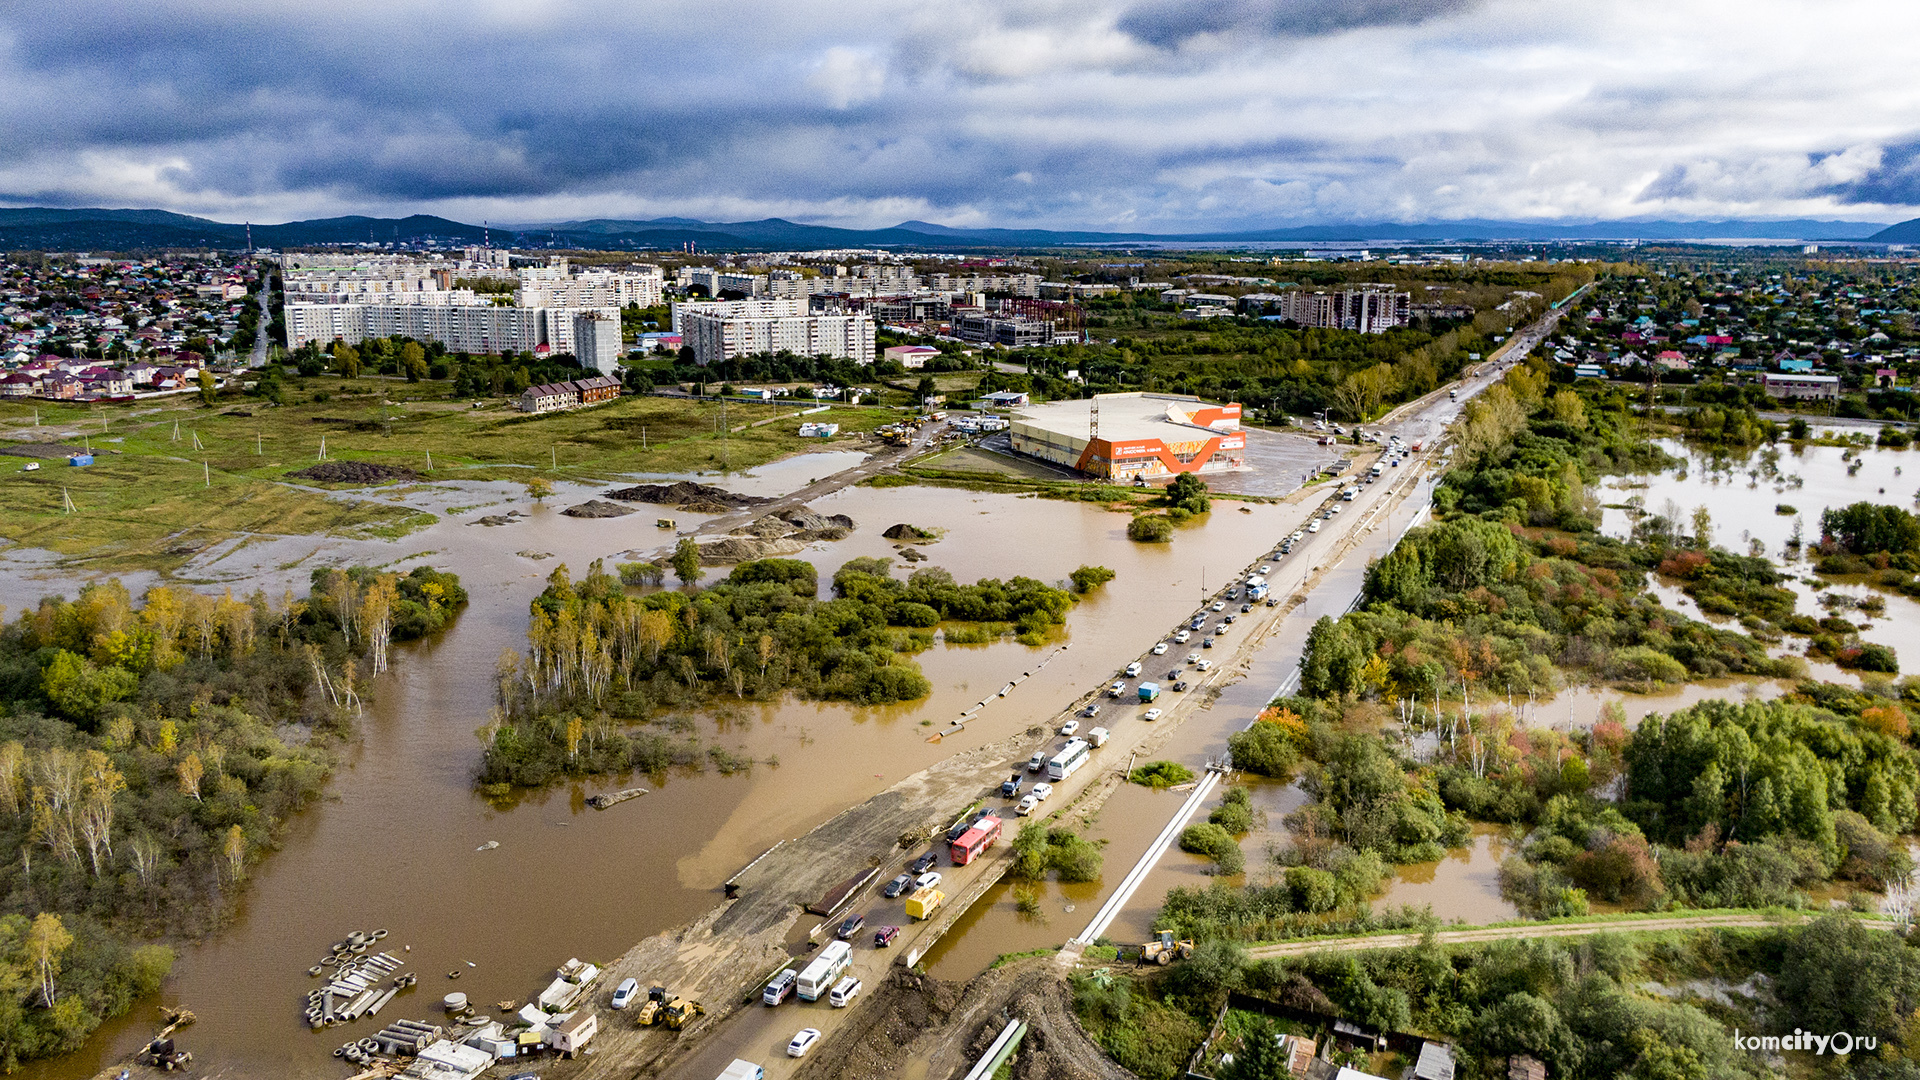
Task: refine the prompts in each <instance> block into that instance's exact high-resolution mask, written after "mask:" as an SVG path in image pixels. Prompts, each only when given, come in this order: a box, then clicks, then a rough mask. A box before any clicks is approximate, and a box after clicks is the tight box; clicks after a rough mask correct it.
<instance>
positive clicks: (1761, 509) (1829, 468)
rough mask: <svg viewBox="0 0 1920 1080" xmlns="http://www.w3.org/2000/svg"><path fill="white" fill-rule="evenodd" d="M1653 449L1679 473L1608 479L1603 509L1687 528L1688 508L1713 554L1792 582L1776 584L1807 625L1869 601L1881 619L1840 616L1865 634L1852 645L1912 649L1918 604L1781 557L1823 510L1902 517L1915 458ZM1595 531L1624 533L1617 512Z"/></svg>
mask: <svg viewBox="0 0 1920 1080" xmlns="http://www.w3.org/2000/svg"><path fill="white" fill-rule="evenodd" d="M1659 445H1660V446H1661V448H1662V449H1664V450H1666V451H1667V453H1669V454H1672V455H1674V456H1675V457H1678V458H1681V459H1683V461H1684V462H1685V464H1683V465H1681V466H1680V467H1678V468H1676V469H1672V470H1669V471H1667V472H1664V473H1659V474H1654V475H1648V476H1636V477H1619V478H1615V479H1614V480H1612V481H1611V482H1609V483H1608V484H1607V485H1606V487H1605V491H1604V497H1605V500H1606V501H1607V502H1608V503H1616V504H1617V503H1625V502H1626V501H1627V500H1628V499H1629V498H1632V497H1635V496H1637V497H1638V498H1639V499H1640V502H1641V504H1642V505H1643V506H1644V508H1645V510H1646V511H1647V512H1648V513H1653V514H1668V513H1671V512H1673V511H1674V510H1675V509H1676V508H1677V511H1678V513H1679V516H1680V519H1681V520H1683V521H1685V522H1688V523H1690V522H1691V520H1692V514H1693V512H1694V510H1695V508H1697V507H1705V508H1706V510H1707V512H1708V513H1709V514H1710V515H1711V516H1712V520H1713V539H1714V542H1715V543H1716V544H1718V545H1720V546H1722V547H1725V548H1728V549H1730V550H1733V551H1739V552H1747V551H1749V550H1750V549H1751V550H1755V551H1758V552H1760V553H1764V554H1766V555H1767V556H1768V557H1770V558H1771V559H1772V560H1773V561H1774V562H1775V564H1776V565H1778V566H1780V568H1781V569H1783V570H1785V571H1786V572H1787V573H1789V574H1791V575H1792V577H1791V578H1790V579H1789V580H1787V581H1785V582H1783V583H1782V584H1783V585H1784V586H1785V587H1787V588H1789V589H1792V590H1793V592H1794V594H1795V595H1796V597H1797V598H1798V603H1799V607H1798V610H1799V612H1800V613H1801V614H1804V615H1812V616H1814V617H1815V618H1818V617H1820V616H1822V615H1824V614H1827V609H1826V608H1825V607H1824V606H1823V605H1822V604H1821V600H1820V598H1821V597H1822V596H1825V595H1828V594H1838V595H1840V596H1844V597H1849V598H1852V599H1854V600H1858V599H1860V598H1864V597H1867V596H1870V595H1871V596H1877V597H1878V598H1879V599H1880V600H1881V601H1882V602H1884V603H1885V605H1886V610H1885V613H1884V614H1883V615H1879V616H1872V617H1868V616H1866V615H1864V614H1863V613H1861V612H1856V611H1845V610H1843V611H1842V612H1841V616H1842V617H1843V618H1846V619H1848V620H1849V621H1853V622H1864V623H1866V624H1867V626H1866V628H1865V629H1862V630H1861V631H1860V637H1861V639H1862V640H1864V641H1869V642H1873V643H1875V644H1880V645H1888V646H1891V647H1893V648H1894V649H1896V650H1898V649H1899V648H1900V647H1901V646H1902V645H1903V644H1910V643H1912V642H1915V641H1920V602H1916V601H1914V600H1913V599H1911V598H1909V597H1907V596H1905V595H1902V594H1900V593H1897V592H1893V591H1891V590H1886V589H1878V588H1875V587H1874V586H1872V585H1869V584H1867V583H1866V582H1864V581H1857V580H1848V579H1844V578H1842V579H1834V578H1817V577H1815V576H1814V574H1813V567H1812V564H1811V563H1810V562H1809V561H1807V560H1806V559H1805V558H1793V557H1791V556H1790V554H1789V550H1790V549H1789V547H1788V541H1789V539H1790V538H1792V537H1793V535H1794V533H1795V530H1796V528H1797V529H1798V530H1799V533H1800V536H1801V538H1802V540H1803V541H1804V543H1805V544H1806V545H1811V544H1813V543H1814V542H1816V541H1818V540H1819V539H1820V514H1821V512H1822V511H1824V510H1829V509H1839V508H1841V507H1843V506H1847V505H1849V504H1851V503H1854V502H1861V501H1865V502H1875V503H1883V504H1887V505H1892V506H1901V507H1907V508H1912V507H1913V506H1914V503H1915V500H1916V490H1917V489H1920V468H1917V469H1916V470H1915V473H1914V475H1912V476H1908V475H1906V470H1907V468H1909V467H1913V466H1920V455H1915V454H1913V453H1910V452H1908V451H1904V450H1875V449H1865V450H1854V451H1851V452H1849V451H1847V450H1845V449H1843V448H1841V447H1837V446H1804V447H1799V448H1794V447H1790V446H1782V447H1777V448H1763V449H1760V450H1756V451H1754V452H1752V453H1751V454H1745V455H1725V454H1712V453H1705V452H1701V451H1698V450H1694V449H1692V448H1690V447H1688V446H1686V445H1685V444H1683V443H1677V442H1662V443H1660V444H1659ZM1787 511H1791V512H1787ZM1601 528H1602V530H1603V531H1605V532H1606V533H1607V534H1608V535H1610V536H1619V537H1625V536H1627V535H1628V534H1629V533H1630V532H1631V530H1632V516H1631V514H1630V512H1629V511H1626V510H1618V509H1609V510H1606V511H1605V512H1604V515H1603V519H1602V523H1601ZM1755 545H1757V546H1755ZM1803 550H1804V549H1803ZM1661 597H1662V600H1663V602H1666V603H1669V604H1671V605H1673V606H1675V607H1677V608H1678V609H1679V610H1681V611H1685V612H1687V613H1688V614H1691V615H1694V616H1696V617H1698V616H1699V610H1698V608H1696V607H1695V606H1694V605H1693V603H1692V602H1691V601H1690V600H1687V599H1686V598H1685V596H1684V595H1683V594H1681V592H1680V591H1679V589H1677V588H1673V587H1672V586H1670V585H1667V586H1662V588H1661ZM1707 618H1708V619H1710V620H1713V619H1714V618H1715V617H1713V616H1707ZM1718 621H1722V622H1724V621H1726V620H1723V619H1722V620H1718ZM1788 640H1789V642H1792V641H1794V639H1792V638H1789V639H1788ZM1792 651H1799V649H1798V648H1795V649H1794V650H1792ZM1917 659H1920V658H1917ZM1811 666H1812V667H1813V669H1814V676H1815V677H1816V678H1822V679H1830V680H1833V681H1838V682H1848V683H1854V682H1857V681H1858V677H1857V676H1856V675H1854V674H1852V673H1848V672H1843V671H1841V670H1840V669H1839V668H1835V667H1833V666H1832V665H1830V664H1820V663H1817V662H1816V663H1813V664H1812V665H1811Z"/></svg>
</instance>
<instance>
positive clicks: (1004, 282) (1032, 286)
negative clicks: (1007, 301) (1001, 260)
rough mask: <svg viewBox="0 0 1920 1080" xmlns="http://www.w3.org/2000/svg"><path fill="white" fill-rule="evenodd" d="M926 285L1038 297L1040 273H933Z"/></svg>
mask: <svg viewBox="0 0 1920 1080" xmlns="http://www.w3.org/2000/svg"><path fill="white" fill-rule="evenodd" d="M927 287H928V288H930V289H934V290H936V291H938V292H957V293H976V292H980V293H1011V294H1013V295H1014V296H1028V297H1038V296H1039V295H1040V275H1039V274H934V275H932V276H931V277H929V278H928V279H927Z"/></svg>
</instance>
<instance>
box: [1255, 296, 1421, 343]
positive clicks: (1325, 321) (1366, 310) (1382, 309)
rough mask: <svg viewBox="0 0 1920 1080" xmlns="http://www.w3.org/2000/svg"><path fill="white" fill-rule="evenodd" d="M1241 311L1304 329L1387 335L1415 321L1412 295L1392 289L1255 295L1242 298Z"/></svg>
mask: <svg viewBox="0 0 1920 1080" xmlns="http://www.w3.org/2000/svg"><path fill="white" fill-rule="evenodd" d="M1240 307H1241V309H1242V310H1243V311H1247V312H1248V313H1249V314H1253V313H1260V312H1264V313H1265V316H1266V317H1267V318H1270V319H1285V320H1287V321H1288V322H1293V323H1298V324H1299V325H1301V326H1316V327H1324V328H1326V329H1331V330H1358V331H1359V332H1361V333H1363V334H1384V333H1386V332H1387V331H1388V330H1391V329H1393V328H1394V327H1397V326H1405V325H1407V323H1408V322H1409V321H1410V320H1411V319H1412V317H1413V294H1412V293H1407V292H1399V291H1397V290H1396V289H1395V287H1394V286H1392V285H1371V284H1368V285H1354V286H1351V287H1349V288H1346V289H1340V290H1337V291H1334V292H1305V291H1301V292H1288V293H1280V294H1278V295H1274V294H1270V293H1256V294H1253V295H1251V296H1243V297H1241V298H1240Z"/></svg>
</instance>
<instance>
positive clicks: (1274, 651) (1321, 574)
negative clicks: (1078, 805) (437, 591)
mask: <svg viewBox="0 0 1920 1080" xmlns="http://www.w3.org/2000/svg"><path fill="white" fill-rule="evenodd" d="M1559 319H1560V312H1559V311H1557V310H1552V311H1548V312H1547V313H1546V314H1545V315H1543V316H1541V317H1540V318H1539V319H1538V320H1536V321H1534V322H1533V323H1531V324H1529V325H1528V326H1527V327H1526V328H1524V329H1522V330H1521V331H1520V332H1518V333H1516V334H1514V335H1512V336H1511V337H1510V338H1509V339H1508V341H1507V342H1506V343H1505V344H1503V345H1502V346H1501V347H1500V348H1499V349H1498V350H1496V351H1495V352H1494V353H1493V354H1492V355H1491V356H1490V357H1488V359H1487V360H1486V361H1485V362H1484V363H1482V364H1480V365H1478V366H1477V367H1476V368H1475V369H1473V370H1472V371H1470V372H1469V373H1468V374H1467V377H1466V378H1464V379H1462V380H1460V381H1459V382H1458V383H1455V384H1453V385H1451V386H1443V387H1441V388H1439V389H1437V390H1435V391H1433V392H1432V393H1430V394H1427V395H1426V396H1424V397H1421V398H1418V399H1416V400H1414V401H1410V402H1408V403H1407V404H1405V405H1402V406H1400V407H1399V408H1397V409H1394V410H1393V411H1391V412H1389V413H1388V414H1387V415H1386V416H1384V417H1382V418H1381V419H1380V420H1379V421H1377V422H1375V423H1372V424H1368V425H1366V427H1367V429H1368V430H1370V431H1379V432H1381V433H1382V434H1383V435H1385V434H1397V435H1399V436H1400V437H1401V438H1402V439H1404V440H1405V441H1406V442H1407V443H1408V444H1409V445H1411V444H1415V443H1418V444H1421V445H1422V447H1423V452H1422V453H1420V454H1417V455H1413V456H1411V457H1410V458H1409V460H1408V461H1407V462H1406V464H1404V465H1402V466H1400V467H1399V468H1398V469H1393V468H1389V469H1388V470H1387V471H1386V477H1385V481H1386V482H1384V483H1376V484H1372V485H1369V486H1365V487H1362V489H1361V491H1360V493H1359V495H1357V496H1356V497H1355V501H1353V502H1351V503H1345V502H1343V503H1337V504H1332V505H1337V506H1339V508H1340V509H1341V511H1343V512H1342V513H1341V514H1339V516H1338V517H1336V518H1335V519H1334V520H1333V521H1332V522H1330V523H1325V526H1323V529H1322V531H1321V532H1320V533H1317V534H1308V535H1307V536H1306V537H1304V538H1303V542H1302V543H1301V544H1300V545H1299V546H1298V547H1296V548H1295V550H1294V553H1293V554H1292V555H1291V556H1289V557H1288V558H1287V559H1286V560H1285V561H1276V563H1275V569H1274V571H1273V572H1272V573H1271V574H1270V575H1269V581H1271V582H1272V585H1273V593H1274V595H1276V596H1286V595H1288V594H1289V593H1290V592H1293V591H1294V590H1299V593H1298V596H1297V599H1298V602H1297V603H1296V604H1295V605H1294V606H1293V607H1292V609H1291V610H1290V611H1289V612H1288V613H1287V615H1286V617H1285V618H1284V619H1282V620H1279V621H1277V622H1274V623H1270V624H1268V625H1267V626H1265V627H1263V628H1261V629H1259V630H1255V631H1254V633H1255V635H1256V640H1258V641H1260V642H1261V646H1262V647H1261V649H1260V650H1259V653H1258V654H1257V655H1255V656H1253V657H1251V658H1249V659H1247V660H1244V661H1242V663H1241V664H1239V665H1236V666H1240V667H1242V668H1243V669H1244V670H1245V672H1246V675H1247V677H1246V678H1245V679H1244V680H1242V681H1240V682H1238V683H1235V684H1233V685H1231V686H1229V687H1227V688H1226V690H1225V692H1224V693H1223V694H1222V696H1221V698H1220V700H1219V702H1217V703H1216V704H1217V707H1216V709H1215V710H1214V716H1215V717H1216V718H1217V719H1215V721H1214V722H1213V723H1210V724H1203V725H1200V726H1199V727H1196V728H1189V729H1183V730H1182V731H1181V733H1180V736H1179V738H1180V741H1181V742H1183V743H1185V744H1186V746H1187V747H1188V750H1187V753H1186V756H1187V757H1188V758H1189V759H1191V758H1193V757H1195V756H1196V755H1197V754H1199V753H1202V752H1204V753H1217V752H1218V750H1219V749H1221V748H1223V745H1222V744H1224V742H1225V740H1226V737H1227V735H1229V734H1231V733H1232V732H1235V731H1238V730H1240V729H1241V728H1244V727H1246V726H1247V725H1249V724H1251V723H1252V718H1253V717H1254V716H1255V715H1256V714H1257V713H1258V712H1259V710H1260V708H1261V707H1262V706H1264V705H1265V704H1266V702H1267V701H1268V700H1270V699H1272V698H1273V697H1275V696H1278V695H1282V694H1287V693H1291V692H1292V691H1293V690H1294V689H1296V688H1297V686H1298V680H1299V674H1300V664H1299V657H1300V655H1301V652H1302V650H1303V649H1304V648H1305V645H1306V638H1307V634H1308V632H1309V631H1310V630H1311V628H1312V627H1313V624H1314V623H1315V622H1316V621H1317V620H1318V619H1319V618H1320V617H1321V616H1323V615H1327V616H1332V617H1334V618H1338V617H1340V615H1342V614H1343V613H1345V612H1346V611H1348V610H1350V609H1351V607H1352V605H1353V604H1354V603H1355V602H1356V601H1357V600H1358V599H1359V593H1360V588H1361V585H1362V582H1363V580H1364V576H1365V572H1366V567H1367V565H1368V564H1369V563H1370V562H1372V560H1374V559H1376V558H1378V557H1380V556H1382V555H1384V554H1386V553H1387V552H1388V551H1390V550H1392V548H1393V545H1394V544H1396V543H1398V542H1399V538H1400V536H1401V535H1402V534H1404V533H1405V531H1406V530H1407V529H1408V528H1409V527H1411V526H1412V525H1414V524H1416V523H1418V522H1419V521H1421V520H1424V519H1425V516H1426V511H1427V507H1428V506H1429V505H1430V503H1431V501H1432V500H1431V493H1432V487H1431V480H1432V478H1431V477H1428V478H1425V479H1424V480H1421V479H1418V478H1417V474H1418V473H1419V472H1420V471H1421V470H1422V469H1423V468H1424V467H1426V466H1428V465H1429V464H1432V463H1434V462H1435V461H1437V460H1438V459H1437V458H1436V456H1435V455H1436V454H1437V453H1438V450H1439V447H1438V446H1437V443H1438V442H1439V440H1440V437H1441V436H1442V435H1443V434H1444V432H1445V429H1446V426H1447V424H1449V423H1451V422H1452V421H1453V420H1454V419H1455V418H1456V417H1457V416H1459V414H1460V410H1461V408H1462V407H1463V406H1464V404H1465V403H1466V402H1467V401H1469V400H1471V399H1472V398H1473V397H1474V395H1476V394H1479V393H1481V392H1482V391H1484V390H1486V389H1487V388H1488V387H1490V386H1492V385H1493V384H1494V383H1495V382H1496V381H1498V380H1499V378H1500V377H1501V376H1502V375H1503V374H1504V373H1505V372H1506V371H1507V369H1508V368H1509V367H1511V366H1512V364H1514V363H1517V362H1518V361H1520V360H1522V359H1524V358H1525V357H1526V356H1527V354H1528V353H1529V352H1531V351H1532V349H1533V348H1534V347H1535V346H1536V345H1538V344H1539V343H1540V342H1541V341H1542V340H1543V339H1545V337H1546V336H1547V335H1548V334H1550V333H1552V332H1553V327H1554V325H1555V324H1557V323H1558V322H1559ZM1455 394H1457V395H1458V397H1457V399H1456V398H1455V396H1454V395H1455ZM1364 464H1365V462H1364V459H1363V461H1362V465H1357V466H1356V469H1360V468H1362V467H1363V466H1364ZM1356 479H1357V477H1356ZM1329 487H1332V485H1329ZM1332 494H1333V492H1332V491H1331V490H1329V491H1328V495H1332ZM1324 505H1327V504H1319V505H1313V504H1311V503H1306V502H1303V503H1302V504H1301V509H1302V511H1303V513H1306V512H1311V511H1317V510H1319V509H1320V508H1321V506H1324ZM1326 526H1330V528H1329V527H1326ZM1235 659H1236V660H1239V659H1240V658H1239V657H1236V658H1235ZM1194 748H1205V750H1204V751H1200V750H1196V749H1194ZM1190 763H1191V761H1190ZM1164 850H1165V849H1164V848H1155V847H1150V848H1149V849H1148V850H1147V852H1146V853H1145V854H1144V855H1142V856H1141V858H1140V860H1139V861H1138V862H1136V863H1135V864H1134V867H1133V870H1132V871H1131V872H1129V873H1128V874H1127V875H1125V876H1124V877H1122V878H1118V879H1115V880H1116V882H1120V883H1122V884H1120V885H1119V891H1117V892H1116V893H1115V894H1113V895H1110V896H1107V897H1105V898H1103V904H1102V911H1103V914H1104V913H1105V911H1106V910H1107V909H1108V908H1114V907H1117V909H1118V912H1117V915H1115V916H1110V917H1109V921H1118V922H1119V923H1120V925H1121V926H1127V927H1131V926H1133V925H1134V924H1145V923H1146V922H1148V921H1150V919H1151V912H1150V909H1157V908H1158V907H1159V906H1160V902H1161V900H1160V898H1161V897H1164V896H1165V895H1166V892H1167V889H1168V887H1169V886H1170V885H1171V884H1172V883H1173V882H1172V880H1171V879H1170V878H1169V877H1167V876H1166V875H1165V874H1155V873H1154V868H1155V865H1156V864H1157V863H1158V862H1159V860H1160V858H1161V855H1162V854H1163V853H1164ZM1123 894H1124V895H1123ZM1129 915H1131V916H1132V918H1130V919H1129V918H1128V917H1127V916H1129ZM1098 921H1099V920H1098V919H1096V922H1098ZM1113 932H1114V933H1115V934H1120V933H1122V931H1121V930H1119V929H1116V930H1114V931H1113ZM1073 951H1077V947H1076V946H1074V945H1072V944H1071V943H1070V944H1069V945H1068V947H1067V950H1065V951H1063V957H1064V956H1065V955H1066V954H1067V953H1069V952H1073Z"/></svg>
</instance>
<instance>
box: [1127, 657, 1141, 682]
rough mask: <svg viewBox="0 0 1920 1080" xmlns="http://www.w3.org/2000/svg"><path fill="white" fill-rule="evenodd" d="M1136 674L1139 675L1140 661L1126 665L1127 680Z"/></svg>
mask: <svg viewBox="0 0 1920 1080" xmlns="http://www.w3.org/2000/svg"><path fill="white" fill-rule="evenodd" d="M1138 674H1140V661H1138V660H1135V661H1134V662H1133V663H1131V664H1128V665H1127V678H1129V679H1131V678H1133V677H1134V676H1136V675H1138Z"/></svg>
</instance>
